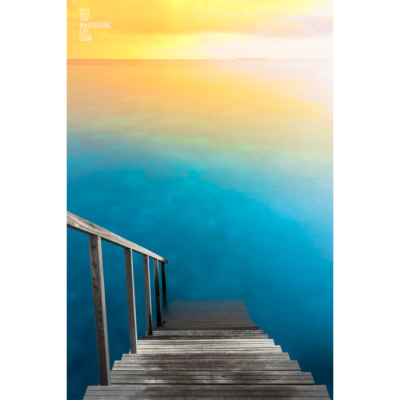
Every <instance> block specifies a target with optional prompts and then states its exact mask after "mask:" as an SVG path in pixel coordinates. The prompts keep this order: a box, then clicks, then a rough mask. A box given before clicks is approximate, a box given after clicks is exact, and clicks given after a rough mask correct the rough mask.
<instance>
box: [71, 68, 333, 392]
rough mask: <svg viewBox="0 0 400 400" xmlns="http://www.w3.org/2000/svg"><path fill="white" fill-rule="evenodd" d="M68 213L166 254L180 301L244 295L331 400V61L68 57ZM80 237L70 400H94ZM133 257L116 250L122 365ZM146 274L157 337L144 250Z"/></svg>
mask: <svg viewBox="0 0 400 400" xmlns="http://www.w3.org/2000/svg"><path fill="white" fill-rule="evenodd" d="M68 211H70V212H72V213H75V214H77V215H79V216H81V217H82V218H85V219H88V220H90V221H92V222H94V223H96V224H98V225H100V226H102V227H104V228H106V229H109V230H110V231H112V232H115V233H117V234H119V235H121V236H123V237H125V238H127V239H129V240H132V241H133V242H135V243H138V244H139V245H141V246H144V247H146V248H148V249H150V250H152V251H154V252H156V253H157V254H160V255H162V256H164V257H165V258H167V259H168V260H169V263H168V265H167V267H166V268H167V285H168V298H169V299H170V300H174V299H188V300H190V299H192V300H196V299H229V298H242V299H243V300H244V301H245V303H246V306H247V308H248V311H249V314H250V317H251V319H252V320H253V321H254V322H256V323H257V325H258V326H259V327H260V328H261V329H263V330H264V331H265V332H266V333H268V334H269V335H270V337H271V338H273V339H274V340H275V342H276V344H278V345H281V346H282V350H283V351H284V352H289V354H290V357H291V359H295V360H298V361H299V364H300V367H301V369H302V370H303V371H310V372H312V374H313V376H314V379H315V382H316V383H317V384H323V385H327V387H328V390H329V392H330V394H331V396H332V397H333V255H332V247H333V243H332V213H333V210H332V107H331V64H330V63H329V62H320V61H314V62H310V61H308V62H306V61H297V62H293V61H246V62H238V61H236V62H235V61H231V62H194V61H193V62H150V61H148V62H145V61H142V62H135V61H131V62H127V61H125V62H120V63H118V62H114V63H110V62H109V63H106V62H105V63H93V62H92V63H82V62H81V63H79V64H76V65H72V64H71V65H69V66H68ZM67 239H68V262H67V284H68V290H67V293H68V301H67V304H68V310H67V318H68V321H67V323H68V325H67V326H68V328H67V329H68V332H67V338H68V343H67V363H68V364H67V368H68V399H81V398H83V395H84V392H85V390H86V387H87V386H88V385H96V384H98V369H97V368H98V367H97V352H96V336H95V328H94V314H93V301H92V289H91V277H90V266H89V253H88V239H87V236H86V235H84V234H82V233H79V232H75V231H71V230H68V233H67ZM123 257H124V256H123V250H122V249H121V248H118V247H116V246H113V245H111V244H109V243H103V259H104V270H105V272H104V273H105V285H106V301H107V317H108V329H109V343H110V358H111V364H112V363H113V361H114V360H116V359H120V358H121V355H122V353H126V352H128V351H129V338H128V320H127V304H126V286H125V276H124V274H125V271H124V258H123ZM134 273H135V290H136V302H137V303H136V304H137V318H138V331H139V335H143V334H145V331H146V317H145V305H144V284H143V267H142V260H141V257H140V256H139V255H134ZM153 291H154V288H153ZM153 295H154V293H153ZM153 305H154V301H153Z"/></svg>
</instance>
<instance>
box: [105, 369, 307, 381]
mask: <svg viewBox="0 0 400 400" xmlns="http://www.w3.org/2000/svg"><path fill="white" fill-rule="evenodd" d="M139 375H146V376H149V377H154V378H158V377H160V376H178V377H183V378H184V379H186V378H185V377H186V376H187V377H191V376H206V377H211V376H214V377H227V378H234V377H239V378H241V379H245V378H253V377H268V376H282V377H283V376H291V377H298V376H304V377H307V378H312V375H311V372H301V371H246V370H240V371H192V370H184V371H178V372H177V371H174V370H169V369H164V370H162V371H149V370H141V369H140V370H134V371H125V370H118V371H111V376H139Z"/></svg>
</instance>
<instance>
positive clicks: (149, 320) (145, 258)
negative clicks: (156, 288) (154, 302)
mask: <svg viewBox="0 0 400 400" xmlns="http://www.w3.org/2000/svg"><path fill="white" fill-rule="evenodd" d="M143 269H144V294H145V298H146V318H147V335H149V336H150V335H152V334H153V322H152V318H151V288H150V270H149V256H148V255H143Z"/></svg>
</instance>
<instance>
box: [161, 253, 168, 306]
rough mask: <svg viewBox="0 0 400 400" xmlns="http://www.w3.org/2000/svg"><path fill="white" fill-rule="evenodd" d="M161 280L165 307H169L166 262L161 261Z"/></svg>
mask: <svg viewBox="0 0 400 400" xmlns="http://www.w3.org/2000/svg"><path fill="white" fill-rule="evenodd" d="M161 280H162V293H163V303H164V308H167V283H166V282H165V262H163V261H161Z"/></svg>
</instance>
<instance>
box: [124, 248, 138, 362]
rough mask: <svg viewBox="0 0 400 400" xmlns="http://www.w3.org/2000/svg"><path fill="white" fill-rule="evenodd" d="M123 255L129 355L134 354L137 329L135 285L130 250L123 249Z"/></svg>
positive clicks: (135, 351)
mask: <svg viewBox="0 0 400 400" xmlns="http://www.w3.org/2000/svg"><path fill="white" fill-rule="evenodd" d="M124 253H125V274H126V293H127V296H128V320H129V344H130V348H131V354H136V353H137V328H136V304H135V283H134V277H133V260H132V250H131V249H128V248H125V249H124Z"/></svg>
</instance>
